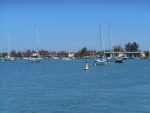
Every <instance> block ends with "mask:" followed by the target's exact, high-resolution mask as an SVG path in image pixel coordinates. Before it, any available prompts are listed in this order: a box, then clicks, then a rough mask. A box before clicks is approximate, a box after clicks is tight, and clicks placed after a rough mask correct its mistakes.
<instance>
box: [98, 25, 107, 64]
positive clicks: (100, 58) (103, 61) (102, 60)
mask: <svg viewBox="0 0 150 113" xmlns="http://www.w3.org/2000/svg"><path fill="white" fill-rule="evenodd" d="M100 49H101V53H100V56H99V57H98V58H97V59H96V60H95V65H105V64H106V63H107V60H106V57H105V55H102V50H103V42H102V28H101V24H100Z"/></svg>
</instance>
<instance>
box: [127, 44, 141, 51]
mask: <svg viewBox="0 0 150 113" xmlns="http://www.w3.org/2000/svg"><path fill="white" fill-rule="evenodd" d="M125 50H126V51H127V52H137V51H139V44H137V43H136V42H133V43H130V42H128V43H127V44H125Z"/></svg>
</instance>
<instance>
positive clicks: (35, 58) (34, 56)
mask: <svg viewBox="0 0 150 113" xmlns="http://www.w3.org/2000/svg"><path fill="white" fill-rule="evenodd" d="M35 37H36V44H38V45H37V47H39V45H40V44H39V42H38V40H39V33H38V29H37V26H36V25H35ZM42 59H43V58H42V57H41V56H40V55H39V53H38V52H35V53H33V54H32V55H31V56H30V58H29V61H30V62H32V63H40V62H41V61H42Z"/></svg>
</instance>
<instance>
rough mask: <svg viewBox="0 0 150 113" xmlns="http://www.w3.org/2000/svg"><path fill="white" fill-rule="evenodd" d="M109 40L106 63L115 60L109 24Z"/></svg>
mask: <svg viewBox="0 0 150 113" xmlns="http://www.w3.org/2000/svg"><path fill="white" fill-rule="evenodd" d="M109 40H110V56H109V57H107V62H115V58H114V54H113V52H114V50H113V46H112V38H111V27H110V24H109Z"/></svg>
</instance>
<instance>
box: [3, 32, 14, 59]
mask: <svg viewBox="0 0 150 113" xmlns="http://www.w3.org/2000/svg"><path fill="white" fill-rule="evenodd" d="M12 60H14V58H13V57H11V56H10V44H9V32H8V45H7V56H6V57H5V58H4V61H12Z"/></svg>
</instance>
